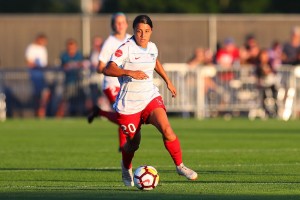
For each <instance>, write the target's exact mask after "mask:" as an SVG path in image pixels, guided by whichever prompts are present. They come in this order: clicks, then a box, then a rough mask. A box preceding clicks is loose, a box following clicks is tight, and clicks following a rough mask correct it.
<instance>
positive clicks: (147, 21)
mask: <svg viewBox="0 0 300 200" xmlns="http://www.w3.org/2000/svg"><path fill="white" fill-rule="evenodd" d="M139 23H142V24H148V25H149V26H150V27H151V28H153V24H152V21H151V19H150V17H148V16H147V15H139V16H137V17H136V18H135V19H134V21H133V24H132V27H133V29H134V28H135V27H136V26H137V25H138V24H139Z"/></svg>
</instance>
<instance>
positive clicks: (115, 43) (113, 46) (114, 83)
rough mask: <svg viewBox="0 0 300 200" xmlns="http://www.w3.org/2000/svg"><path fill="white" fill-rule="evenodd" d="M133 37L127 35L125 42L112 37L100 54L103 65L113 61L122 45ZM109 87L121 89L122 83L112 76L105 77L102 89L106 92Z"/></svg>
mask: <svg viewBox="0 0 300 200" xmlns="http://www.w3.org/2000/svg"><path fill="white" fill-rule="evenodd" d="M130 37H131V35H129V34H126V37H125V39H124V40H119V39H118V38H116V37H115V36H113V35H110V36H109V37H108V38H107V39H106V40H105V42H104V44H103V46H102V49H101V52H100V54H99V60H100V61H101V62H103V63H105V64H106V63H108V61H109V60H110V59H111V56H112V54H113V53H114V52H115V51H116V50H117V49H118V48H119V47H120V46H121V45H122V44H124V43H125V42H126V41H127V40H128V39H129V38H130ZM109 87H120V83H119V81H118V78H116V77H110V76H104V80H103V84H102V89H103V90H105V89H107V88H109Z"/></svg>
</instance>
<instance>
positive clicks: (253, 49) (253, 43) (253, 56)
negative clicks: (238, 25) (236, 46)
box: [245, 34, 260, 66]
mask: <svg viewBox="0 0 300 200" xmlns="http://www.w3.org/2000/svg"><path fill="white" fill-rule="evenodd" d="M245 48H246V51H247V54H248V55H247V59H246V64H250V65H253V66H255V65H256V64H257V62H258V54H259V51H260V48H259V45H258V42H257V40H256V38H255V36H254V35H253V34H249V35H247V36H246V41H245Z"/></svg>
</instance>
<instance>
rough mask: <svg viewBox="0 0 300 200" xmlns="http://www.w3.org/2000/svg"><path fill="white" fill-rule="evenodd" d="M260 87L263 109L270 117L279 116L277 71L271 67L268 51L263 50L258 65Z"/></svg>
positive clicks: (257, 72)
mask: <svg viewBox="0 0 300 200" xmlns="http://www.w3.org/2000/svg"><path fill="white" fill-rule="evenodd" d="M256 74H257V77H258V86H259V88H260V90H261V93H262V107H263V109H264V110H265V112H266V114H267V115H268V116H269V117H276V116H277V103H276V101H277V100H276V98H277V85H278V78H277V75H276V71H275V69H274V68H273V66H272V65H271V62H270V59H269V54H268V51H267V50H265V49H262V50H261V51H260V53H259V56H258V63H257V65H256Z"/></svg>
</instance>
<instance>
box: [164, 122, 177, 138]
mask: <svg viewBox="0 0 300 200" xmlns="http://www.w3.org/2000/svg"><path fill="white" fill-rule="evenodd" d="M162 131H163V137H164V139H165V140H168V141H172V140H174V138H175V139H176V135H175V133H174V131H173V129H172V127H171V126H170V125H168V126H166V127H164V128H163V129H162Z"/></svg>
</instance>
